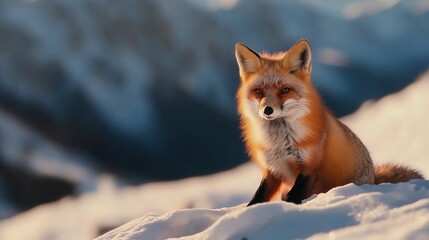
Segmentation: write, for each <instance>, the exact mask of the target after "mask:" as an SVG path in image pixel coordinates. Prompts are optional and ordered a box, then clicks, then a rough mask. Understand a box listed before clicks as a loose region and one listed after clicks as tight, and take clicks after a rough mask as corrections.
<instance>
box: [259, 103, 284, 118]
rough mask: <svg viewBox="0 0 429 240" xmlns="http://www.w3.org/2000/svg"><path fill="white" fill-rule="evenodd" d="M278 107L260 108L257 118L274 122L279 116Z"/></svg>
mask: <svg viewBox="0 0 429 240" xmlns="http://www.w3.org/2000/svg"><path fill="white" fill-rule="evenodd" d="M281 111H282V110H281V109H280V107H275V106H270V105H266V106H260V107H259V116H260V117H262V118H264V119H265V120H274V119H276V118H278V117H279V116H280V115H281Z"/></svg>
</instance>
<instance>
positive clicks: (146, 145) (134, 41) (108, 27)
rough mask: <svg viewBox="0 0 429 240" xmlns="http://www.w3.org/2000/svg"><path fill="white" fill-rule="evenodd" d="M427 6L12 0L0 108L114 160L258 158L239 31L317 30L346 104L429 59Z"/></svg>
mask: <svg viewBox="0 0 429 240" xmlns="http://www.w3.org/2000/svg"><path fill="white" fill-rule="evenodd" d="M427 5H428V4H427V2H426V1H424V0H406V1H405V0H402V1H400V0H394V1H392V0H365V1H361V0H359V1H358V0H346V1H343V0H327V1H318V0H302V1H295V0H288V1H280V0H268V1H257V0H250V1H239V0H223V1H213V0H206V1H196V0H182V1H173V2H172V1H165V0H161V1H159V0H147V1H132V0H125V1H111V0H109V1H100V0H91V1H87V0H74V1H69V0H43V1H37V0H36V1H23V0H19V1H18V0H17V1H2V2H1V3H0V35H1V40H0V107H1V108H3V109H5V110H6V111H7V112H10V113H13V114H14V115H15V116H16V117H18V118H20V119H22V121H23V122H25V123H26V124H28V125H30V126H31V127H34V128H37V129H38V130H39V131H40V132H41V133H43V134H44V135H46V136H48V137H49V138H51V139H53V140H54V141H55V142H58V143H60V144H63V145H66V146H67V147H71V148H76V149H78V150H80V151H83V152H86V153H88V154H90V155H91V156H92V157H93V158H94V159H97V160H99V161H100V162H102V163H104V164H105V165H106V166H108V167H109V169H110V170H112V171H119V172H122V173H126V174H132V173H134V174H136V175H139V176H145V177H152V178H178V177H183V176H190V175H195V174H204V173H209V172H215V171H218V170H222V169H226V168H229V167H232V166H235V165H237V164H239V163H242V162H244V161H246V159H247V158H246V156H245V154H244V151H243V149H242V143H241V139H240V137H239V131H238V128H237V117H236V115H235V101H234V94H235V91H236V88H237V85H238V82H239V80H238V74H237V69H236V64H235V62H234V61H235V60H234V54H233V48H234V45H235V43H236V42H243V43H246V44H247V45H249V46H250V47H252V48H253V49H255V50H258V51H263V50H267V51H280V50H286V49H288V48H289V47H290V46H291V45H292V44H293V43H294V42H295V41H296V40H298V39H300V38H304V37H305V38H308V39H309V40H310V42H311V44H312V47H313V52H314V54H313V55H314V64H313V66H314V82H315V83H316V85H317V86H318V88H319V89H320V91H321V93H322V94H323V96H324V98H325V100H326V102H327V104H328V105H329V106H330V107H331V108H332V109H333V110H334V112H335V113H336V114H338V115H343V114H345V113H350V112H352V111H354V110H355V109H356V108H357V107H358V106H359V105H360V104H361V103H362V102H363V101H365V100H366V99H368V98H379V97H381V96H383V95H385V94H387V93H389V92H392V91H397V90H399V89H401V88H402V87H404V86H405V85H406V84H408V83H410V82H411V81H412V80H413V79H415V77H416V76H417V75H418V74H420V73H421V72H423V71H424V70H425V69H426V68H427V67H428V65H429V46H428V44H427V40H428V39H429V25H428V24H427V22H429V15H428V14H427V13H428V9H429V7H428V6H427ZM208 136H209V137H208ZM201 156H204V159H205V161H201ZM220 159H221V160H220ZM166 165H168V166H171V167H170V168H165V167H164V166H166Z"/></svg>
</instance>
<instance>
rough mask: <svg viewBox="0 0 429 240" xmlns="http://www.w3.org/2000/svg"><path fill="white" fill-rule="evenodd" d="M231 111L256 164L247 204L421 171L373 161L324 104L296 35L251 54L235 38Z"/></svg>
mask: <svg viewBox="0 0 429 240" xmlns="http://www.w3.org/2000/svg"><path fill="white" fill-rule="evenodd" d="M235 55H236V58H237V63H238V67H239V71H240V78H241V85H240V87H239V89H238V93H237V101H238V112H239V115H240V119H241V129H242V133H243V137H244V142H245V145H246V148H247V151H248V153H249V155H250V157H251V159H252V160H253V161H254V162H256V163H257V164H258V165H259V166H260V167H261V168H262V170H263V177H262V181H261V183H260V185H259V187H258V189H257V191H256V192H255V194H254V196H253V198H252V199H251V201H250V202H249V204H248V206H250V205H253V204H256V203H260V202H266V201H270V200H271V199H273V198H274V197H275V196H277V194H278V193H281V199H282V200H284V201H287V202H293V203H297V204H299V203H301V202H302V200H304V199H306V198H308V197H310V196H311V195H313V194H318V193H324V192H327V191H328V190H330V189H332V188H334V187H336V186H341V185H345V184H348V183H354V184H357V185H361V184H378V183H381V182H392V183H395V182H402V181H408V180H410V179H417V178H423V177H422V175H421V174H420V173H419V172H418V171H415V170H412V169H409V168H406V167H402V166H396V165H382V166H379V167H376V168H374V165H373V162H372V160H371V157H370V155H369V153H368V150H367V149H366V147H365V146H364V144H363V143H362V142H361V141H360V139H359V138H358V137H357V136H356V135H355V134H354V133H353V132H352V131H351V130H350V129H349V128H348V127H347V126H346V125H344V124H343V123H341V122H340V121H339V120H338V119H337V118H335V116H334V115H333V114H332V113H331V112H330V111H329V110H328V109H327V108H326V107H325V106H324V104H323V102H322V99H321V97H320V95H319V94H318V93H317V91H316V89H315V88H314V86H313V84H312V82H311V79H310V75H311V49H310V45H309V43H308V41H307V40H305V39H302V40H300V41H298V42H297V43H296V44H295V45H293V46H292V47H291V48H290V49H289V50H288V51H286V52H280V53H277V54H272V55H271V54H268V53H261V54H258V53H256V52H254V51H253V50H251V49H250V48H248V47H246V46H245V45H243V44H240V43H238V44H237V45H236V46H235Z"/></svg>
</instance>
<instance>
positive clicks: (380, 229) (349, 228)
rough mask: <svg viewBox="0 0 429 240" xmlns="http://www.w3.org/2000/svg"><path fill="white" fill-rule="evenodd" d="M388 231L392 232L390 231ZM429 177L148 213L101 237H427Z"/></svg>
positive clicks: (259, 238) (428, 224) (255, 238)
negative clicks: (299, 200) (306, 196)
mask: <svg viewBox="0 0 429 240" xmlns="http://www.w3.org/2000/svg"><path fill="white" fill-rule="evenodd" d="M386 230H388V231H386ZM427 234H429V181H423V180H419V181H412V182H410V183H400V184H381V185H377V186H370V185H363V186H356V185H353V184H349V185H346V186H342V187H338V188H334V189H332V190H331V191H329V192H327V193H326V194H319V195H318V196H317V197H315V198H313V199H310V200H308V201H306V202H304V203H303V204H301V205H295V204H292V203H285V202H274V203H264V204H258V205H256V206H252V207H249V208H245V207H244V205H241V206H237V207H234V208H227V209H218V210H211V209H187V210H180V211H176V212H171V213H168V214H165V215H162V216H156V215H155V216H154V215H147V216H145V217H143V218H140V219H137V220H134V221H131V222H129V223H127V224H125V225H124V226H122V227H120V228H118V229H115V230H113V231H111V232H109V233H108V234H105V235H104V236H101V237H99V238H97V240H102V239H122V240H125V239H142V240H143V239H151V240H158V239H159V240H162V239H170V238H171V239H173V238H174V239H176V238H179V239H213V240H218V239H230V240H233V239H237V240H240V239H241V240H242V239H249V240H250V239H251V240H265V239H272V240H276V239H278V240H283V239H304V238H309V239H382V238H386V239H422V240H423V239H426V238H427Z"/></svg>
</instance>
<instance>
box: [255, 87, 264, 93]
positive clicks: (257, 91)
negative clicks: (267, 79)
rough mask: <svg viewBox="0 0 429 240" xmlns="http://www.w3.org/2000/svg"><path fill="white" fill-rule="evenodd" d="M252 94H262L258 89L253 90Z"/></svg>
mask: <svg viewBox="0 0 429 240" xmlns="http://www.w3.org/2000/svg"><path fill="white" fill-rule="evenodd" d="M253 92H254V93H256V94H263V92H262V89H260V88H255V89H253Z"/></svg>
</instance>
